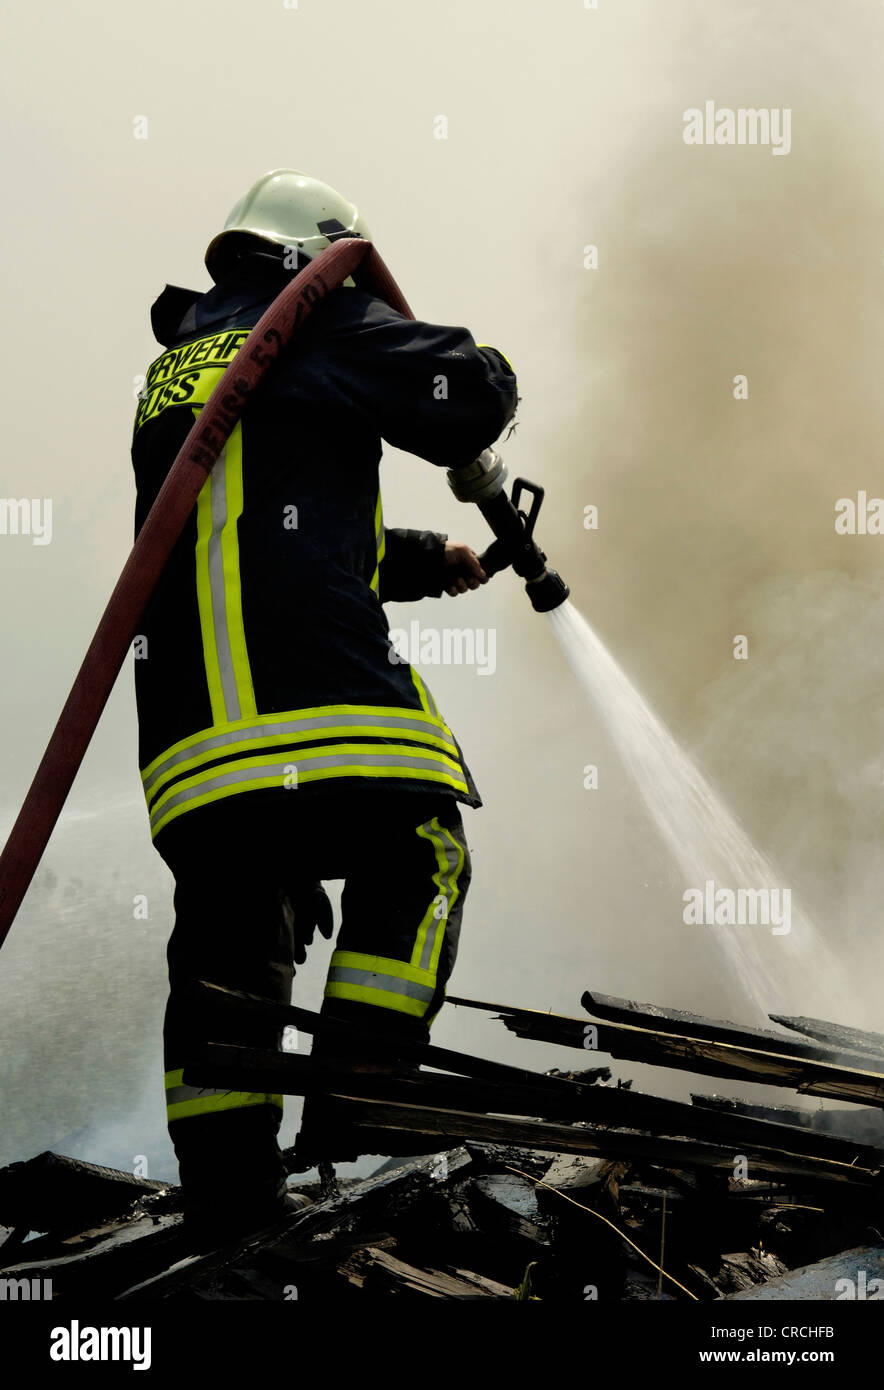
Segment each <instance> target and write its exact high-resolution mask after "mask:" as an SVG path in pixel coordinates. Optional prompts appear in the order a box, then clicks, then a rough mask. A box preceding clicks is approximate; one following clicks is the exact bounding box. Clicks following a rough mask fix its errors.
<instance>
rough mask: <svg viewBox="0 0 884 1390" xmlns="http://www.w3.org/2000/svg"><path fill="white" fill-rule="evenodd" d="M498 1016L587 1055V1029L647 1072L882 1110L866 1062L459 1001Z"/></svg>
mask: <svg viewBox="0 0 884 1390" xmlns="http://www.w3.org/2000/svg"><path fill="white" fill-rule="evenodd" d="M457 1002H458V1003H460V1004H467V1005H469V1006H470V1007H472V1008H479V1009H483V1010H485V1011H487V1012H489V1013H496V1014H498V1015H499V1016H500V1018H501V1021H502V1022H503V1024H504V1025H505V1027H507V1028H508V1029H509V1030H510V1032H512V1033H515V1034H516V1036H517V1037H522V1038H531V1039H533V1040H534V1041H539V1042H552V1043H556V1044H558V1045H559V1046H562V1047H578V1048H582V1049H585V1047H586V1038H587V1029H588V1028H589V1027H590V1026H591V1027H593V1028H594V1029H595V1030H596V1033H597V1037H596V1039H595V1049H594V1050H597V1051H599V1052H607V1053H609V1054H610V1055H611V1056H612V1057H617V1058H619V1059H621V1060H623V1061H630V1062H645V1063H647V1064H648V1065H649V1066H658V1067H661V1066H662V1067H675V1068H678V1069H679V1070H682V1071H692V1072H696V1073H697V1074H698V1075H701V1076H721V1077H725V1078H728V1079H730V1080H734V1081H757V1082H761V1083H763V1084H764V1085H765V1086H785V1087H789V1088H790V1089H792V1090H796V1091H799V1092H801V1094H803V1095H810V1096H821V1097H824V1098H826V1099H828V1100H841V1101H847V1102H850V1103H851V1104H854V1105H879V1106H884V1073H882V1072H877V1071H871V1070H869V1069H868V1066H867V1063H868V1059H867V1058H866V1057H851V1058H850V1059H849V1060H850V1063H851V1065H850V1066H847V1065H845V1064H844V1063H843V1060H842V1062H841V1063H839V1064H837V1065H836V1064H834V1063H831V1062H826V1061H816V1060H811V1059H809V1058H806V1057H802V1056H799V1055H798V1054H797V1053H796V1054H794V1055H788V1056H786V1055H783V1054H780V1053H776V1052H767V1051H763V1050H762V1049H761V1048H754V1047H743V1046H738V1045H736V1044H733V1043H724V1042H717V1041H713V1040H709V1039H705V1038H694V1037H688V1036H682V1035H679V1034H676V1033H663V1032H660V1031H659V1030H652V1029H649V1028H641V1027H637V1026H635V1025H633V1024H626V1023H599V1024H594V1025H588V1024H587V1023H586V1022H585V1021H584V1020H582V1019H579V1018H571V1017H568V1016H567V1015H562V1014H551V1013H542V1012H541V1011H540V1010H538V1009H521V1008H515V1007H513V1006H511V1005H508V1004H487V1003H480V1002H479V1001H477V1000H463V999H460V1000H458V1001H457Z"/></svg>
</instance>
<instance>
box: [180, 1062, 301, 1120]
mask: <svg viewBox="0 0 884 1390" xmlns="http://www.w3.org/2000/svg"><path fill="white" fill-rule="evenodd" d="M183 1075H184V1069H183V1068H182V1067H179V1068H178V1069H177V1070H176V1071H167V1072H166V1119H167V1121H171V1120H186V1119H190V1117H191V1116H193V1115H211V1114H216V1113H217V1112H218V1111H219V1110H242V1109H244V1108H245V1107H246V1106H249V1105H278V1106H279V1108H280V1110H281V1109H282V1096H275V1095H270V1094H269V1093H266V1092H260V1091H224V1090H213V1089H212V1088H211V1087H209V1086H185V1085H184V1083H183V1082H182V1080H181V1078H182V1076H183Z"/></svg>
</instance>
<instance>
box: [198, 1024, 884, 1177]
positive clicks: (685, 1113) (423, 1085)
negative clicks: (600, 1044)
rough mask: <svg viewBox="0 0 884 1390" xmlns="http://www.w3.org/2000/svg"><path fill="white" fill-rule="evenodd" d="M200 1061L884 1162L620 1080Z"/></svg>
mask: <svg viewBox="0 0 884 1390" xmlns="http://www.w3.org/2000/svg"><path fill="white" fill-rule="evenodd" d="M203 1057H204V1058H205V1061H204V1063H202V1064H195V1063H194V1064H191V1065H190V1066H188V1067H186V1068H185V1069H184V1077H185V1081H186V1083H187V1084H188V1085H196V1086H202V1085H205V1086H212V1087H217V1086H229V1087H230V1089H231V1090H250V1091H268V1092H270V1093H271V1094H272V1093H278V1092H281V1093H282V1094H284V1095H306V1094H313V1093H320V1094H323V1095H327V1094H335V1095H337V1094H346V1095H348V1096H362V1097H365V1098H366V1099H374V1100H384V1099H386V1100H391V1101H403V1102H406V1103H410V1104H415V1105H432V1106H437V1107H440V1108H442V1109H445V1110H466V1111H470V1112H484V1113H490V1112H493V1113H495V1114H507V1115H525V1116H534V1117H537V1118H542V1119H547V1120H561V1121H575V1120H591V1121H592V1122H593V1123H595V1124H608V1125H616V1126H618V1127H619V1128H631V1129H644V1130H650V1131H652V1132H654V1133H656V1134H667V1135H671V1136H676V1137H678V1136H680V1137H688V1138H696V1139H706V1140H711V1141H713V1142H715V1143H719V1144H727V1145H729V1146H730V1147H731V1149H736V1151H739V1152H742V1151H743V1149H744V1148H745V1146H746V1145H747V1144H751V1143H754V1144H756V1145H757V1146H759V1147H760V1148H764V1149H774V1148H780V1149H783V1150H785V1151H786V1152H787V1153H804V1154H809V1155H811V1156H814V1157H819V1158H825V1157H828V1158H831V1159H833V1160H836V1161H840V1162H842V1163H846V1164H852V1165H856V1166H858V1167H860V1168H864V1169H867V1170H869V1171H874V1170H875V1169H877V1168H878V1167H879V1166H880V1155H879V1153H878V1151H877V1150H876V1149H874V1148H872V1147H870V1146H867V1145H863V1144H858V1143H856V1142H855V1141H852V1140H844V1139H840V1138H838V1137H837V1136H832V1135H825V1134H819V1133H817V1132H816V1131H813V1130H809V1129H806V1128H802V1127H799V1126H790V1125H785V1124H775V1123H772V1122H771V1121H768V1120H764V1119H756V1118H753V1117H751V1116H740V1115H736V1114H726V1113H721V1112H718V1111H711V1110H704V1109H703V1108H702V1107H699V1106H693V1105H686V1104H685V1103H684V1102H682V1101H675V1100H666V1099H662V1098H660V1097H657V1096H648V1095H644V1094H643V1093H642V1092H640V1091H627V1090H620V1089H617V1088H614V1087H610V1088H609V1087H599V1086H583V1085H581V1084H580V1083H579V1082H574V1081H565V1080H564V1079H563V1078H558V1077H556V1078H551V1077H547V1076H544V1075H542V1074H540V1073H531V1072H527V1073H525V1075H526V1076H527V1077H530V1079H531V1080H530V1084H527V1083H526V1084H525V1085H512V1084H507V1085H497V1086H493V1085H490V1084H488V1083H486V1082H482V1081H473V1080H472V1079H470V1078H467V1077H460V1076H444V1075H439V1074H437V1073H416V1074H414V1075H403V1076H393V1075H389V1074H385V1073H383V1072H379V1071H366V1070H364V1069H363V1068H361V1067H359V1066H358V1064H349V1065H348V1064H346V1063H339V1064H336V1065H335V1066H330V1065H326V1066H321V1065H319V1064H318V1063H316V1062H314V1061H313V1060H312V1059H311V1058H310V1057H301V1056H298V1055H297V1054H295V1053H284V1052H269V1051H262V1050H260V1049H256V1048H237V1047H232V1046H230V1045H229V1044H222V1043H210V1044H208V1045H207V1046H206V1047H205V1048H204V1050H203Z"/></svg>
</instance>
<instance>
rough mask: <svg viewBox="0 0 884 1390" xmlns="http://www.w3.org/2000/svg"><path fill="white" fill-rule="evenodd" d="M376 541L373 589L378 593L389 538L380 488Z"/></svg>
mask: <svg viewBox="0 0 884 1390" xmlns="http://www.w3.org/2000/svg"><path fill="white" fill-rule="evenodd" d="M374 543H375V547H376V550H377V564H376V565H375V567H374V574H373V575H372V577H371V585H370V587H371V589H372V590H373V591H374V592H375V593H378V592H379V590H380V584H381V561H382V560H383V558H384V555H385V554H386V550H387V538H386V536H385V535H384V509H383V506H382V504H381V490H380V488H378V500H377V504H376V506H375V509H374Z"/></svg>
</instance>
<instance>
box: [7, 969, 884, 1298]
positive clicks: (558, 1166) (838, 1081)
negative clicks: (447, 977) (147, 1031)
mask: <svg viewBox="0 0 884 1390" xmlns="http://www.w3.org/2000/svg"><path fill="white" fill-rule="evenodd" d="M205 988H206V991H207V997H211V999H212V1000H213V1002H214V1004H215V1005H216V1006H217V1007H218V1008H220V1009H223V1010H224V1011H229V1010H231V1009H232V1010H239V1011H250V1012H253V1011H255V1010H260V1011H261V1012H262V1013H264V1014H266V1015H268V1016H270V1015H273V1016H274V1017H275V1018H276V1020H277V1021H278V1022H279V1024H280V1026H284V1025H286V1024H294V1025H295V1026H297V1027H298V1029H299V1030H304V1031H307V1032H314V1031H316V1030H317V1029H319V1028H320V1027H321V1028H322V1031H323V1032H324V1033H326V1032H327V1031H328V1030H329V1028H331V1030H332V1032H334V1031H342V1032H347V1031H348V1030H349V1028H350V1025H344V1024H340V1025H338V1024H334V1025H329V1023H328V1022H327V1021H326V1020H322V1021H321V1022H320V1020H319V1018H318V1017H317V1016H316V1015H314V1014H310V1013H308V1012H307V1011H306V1010H303V1009H298V1008H293V1007H292V1008H288V1007H283V1006H279V1005H269V1004H268V1003H267V1002H266V1001H263V1000H257V999H254V998H251V997H248V996H244V995H238V994H236V993H235V992H232V991H226V990H220V989H218V988H217V987H214V986H206V987H205ZM449 1002H450V1003H451V1004H458V1005H460V1006H462V1007H468V1008H474V1009H482V1010H485V1011H486V1012H489V1013H491V1014H494V1015H496V1016H497V1017H499V1018H500V1019H501V1020H502V1022H503V1023H504V1024H505V1026H506V1027H507V1028H508V1029H509V1030H510V1031H511V1032H512V1033H514V1034H515V1035H516V1036H517V1037H522V1038H531V1039H533V1040H535V1041H547V1042H550V1043H554V1044H556V1045H558V1046H565V1047H574V1048H575V1049H579V1051H580V1053H581V1056H580V1058H579V1059H578V1058H576V1057H575V1062H579V1065H577V1066H576V1067H575V1069H574V1070H573V1071H564V1070H557V1071H553V1072H546V1073H541V1072H535V1071H530V1070H526V1069H524V1068H521V1067H518V1066H512V1065H504V1064H501V1063H496V1062H488V1061H485V1060H483V1059H481V1058H477V1057H472V1056H469V1055H467V1054H463V1053H458V1052H453V1051H451V1050H449V1049H445V1048H439V1047H435V1046H430V1047H423V1046H420V1045H413V1046H409V1047H404V1048H401V1049H400V1053H401V1057H402V1061H403V1064H404V1065H403V1068H402V1069H401V1070H399V1069H396V1070H395V1071H391V1070H390V1069H389V1068H385V1067H381V1066H376V1065H359V1064H357V1063H352V1064H343V1063H335V1064H334V1065H332V1064H331V1063H319V1062H314V1061H312V1060H311V1058H310V1057H309V1056H302V1055H300V1054H298V1053H286V1052H269V1051H268V1052H260V1051H256V1050H255V1049H251V1048H239V1047H234V1046H230V1045H228V1044H224V1045H221V1044H211V1045H210V1046H209V1047H208V1048H207V1049H206V1050H205V1053H204V1054H203V1056H202V1057H200V1058H198V1059H196V1060H195V1061H194V1063H193V1065H192V1067H191V1068H190V1069H189V1070H187V1071H186V1072H185V1080H187V1081H188V1084H192V1085H198V1086H199V1085H206V1086H214V1087H217V1086H227V1085H229V1086H230V1087H231V1088H232V1089H257V1090H272V1091H275V1092H283V1093H287V1094H294V1095H310V1094H315V1093H322V1094H326V1095H334V1096H336V1097H338V1098H339V1100H340V1105H339V1107H338V1109H339V1111H340V1113H342V1114H344V1115H345V1116H346V1118H347V1119H348V1121H349V1122H350V1123H352V1124H353V1125H355V1126H356V1127H357V1128H358V1129H361V1130H364V1132H365V1135H366V1149H367V1150H368V1151H373V1150H374V1149H375V1148H382V1149H386V1150H387V1151H390V1150H392V1151H393V1152H396V1150H397V1144H399V1145H401V1149H404V1150H406V1151H407V1152H409V1153H414V1152H415V1151H416V1150H417V1149H420V1150H422V1156H420V1157H415V1158H404V1159H389V1160H387V1161H385V1162H382V1161H381V1159H379V1160H378V1161H379V1165H380V1166H379V1167H378V1169H377V1171H376V1172H375V1173H373V1175H372V1176H371V1177H368V1178H365V1179H350V1180H339V1179H337V1178H336V1177H335V1174H334V1170H333V1169H332V1168H331V1167H324V1168H323V1170H322V1172H321V1176H320V1179H319V1180H317V1181H312V1182H307V1181H305V1180H304V1179H303V1177H301V1176H300V1175H295V1174H293V1175H292V1176H291V1177H290V1184H291V1190H292V1191H293V1192H298V1193H301V1194H302V1198H303V1200H302V1204H301V1205H300V1206H299V1207H298V1208H297V1209H294V1210H292V1212H291V1213H290V1214H289V1215H288V1216H287V1217H286V1218H285V1219H284V1220H283V1221H282V1222H280V1223H279V1224H277V1225H275V1226H273V1227H272V1228H267V1229H265V1230H262V1231H256V1232H252V1233H251V1234H249V1235H248V1236H246V1237H244V1238H240V1239H237V1240H227V1241H221V1240H219V1242H218V1244H217V1246H213V1242H212V1241H211V1239H210V1240H209V1241H208V1242H207V1241H205V1240H203V1241H202V1242H201V1244H200V1245H199V1247H195V1246H194V1245H193V1243H192V1242H191V1241H190V1240H189V1235H188V1230H187V1228H186V1225H185V1223H184V1221H183V1217H182V1201H181V1193H180V1190H179V1189H178V1188H176V1187H174V1186H171V1185H169V1184H164V1183H158V1182H152V1181H148V1180H147V1179H143V1178H135V1177H133V1176H132V1175H131V1174H128V1173H121V1172H117V1171H115V1170H111V1169H105V1168H99V1167H96V1166H95V1165H92V1164H86V1163H81V1162H78V1161H76V1160H74V1159H69V1158H65V1157H62V1156H57V1155H54V1154H41V1155H39V1156H38V1157H37V1158H35V1159H32V1160H30V1161H29V1162H26V1163H18V1164H12V1165H11V1166H10V1167H8V1168H6V1169H4V1170H2V1172H0V1226H2V1228H3V1229H0V1241H2V1243H0V1265H2V1269H0V1280H2V1281H3V1287H4V1289H5V1290H6V1297H7V1298H9V1297H20V1298H25V1297H30V1296H31V1295H32V1294H33V1296H35V1297H42V1296H44V1293H45V1290H46V1289H47V1287H48V1288H49V1289H50V1290H51V1296H52V1297H54V1298H55V1299H56V1300H59V1301H64V1300H65V1299H67V1298H74V1297H84V1296H93V1297H101V1298H111V1299H132V1300H159V1299H178V1298H189V1299H207V1300H218V1299H221V1300H224V1299H227V1300H262V1301H264V1300H275V1299H276V1300H285V1299H295V1298H297V1299H300V1300H307V1301H309V1300H313V1299H319V1298H322V1299H327V1298H328V1297H330V1296H331V1297H336V1298H337V1297H341V1298H349V1297H352V1298H365V1297H371V1296H375V1297H381V1298H387V1297H409V1296H417V1297H421V1296H424V1297H426V1296H430V1297H435V1298H454V1299H479V1298H506V1299H510V1298H516V1299H541V1300H545V1301H550V1302H574V1301H580V1302H584V1301H587V1300H595V1299H600V1300H602V1299H603V1300H607V1301H612V1300H619V1301H623V1300H626V1301H629V1300H638V1299H642V1300H645V1299H661V1300H667V1299H668V1300H674V1301H681V1302H693V1301H699V1302H709V1301H712V1300H715V1299H720V1298H741V1299H745V1298H758V1299H782V1298H787V1299H815V1300H819V1299H833V1300H834V1299H843V1298H857V1299H861V1298H867V1297H877V1296H878V1293H877V1292H875V1291H876V1290H879V1289H880V1290H882V1291H884V1238H882V1230H884V1210H882V1208H884V1201H882V1193H884V1188H882V1175H881V1174H882V1157H884V1115H882V1107H884V1037H882V1036H880V1035H877V1034H874V1033H867V1032H865V1033H863V1032H858V1031H856V1030H852V1029H849V1028H845V1027H843V1026H837V1025H834V1024H828V1023H826V1022H823V1021H820V1020H814V1019H805V1018H789V1019H787V1018H783V1017H777V1018H776V1019H775V1020H772V1022H774V1023H775V1024H776V1025H777V1027H776V1030H774V1029H771V1030H766V1029H765V1030H753V1029H748V1028H744V1027H738V1026H735V1025H733V1024H727V1023H719V1022H715V1021H713V1020H710V1019H704V1018H698V1017H695V1016H693V1015H689V1014H684V1013H677V1012H674V1011H671V1010H666V1009H663V1008H659V1007H656V1006H648V1005H639V1004H635V1003H632V1002H630V1001H626V1000H619V999H612V998H610V997H607V996H605V995H600V994H595V993H593V994H589V993H587V994H585V995H584V996H583V999H582V1001H581V1002H582V1004H583V1006H584V1008H585V1009H586V1011H587V1016H588V1017H589V1018H590V1019H591V1021H589V1022H588V1021H587V1017H584V1018H572V1017H565V1016H561V1015H555V1014H550V1013H542V1012H539V1011H534V1010H528V1009H521V1008H515V1007H510V1006H508V1005H499V1004H484V1003H479V1002H477V1001H473V1000H454V999H452V1000H450V1001H449ZM378 1036H379V1035H378ZM350 1055H358V1051H357V1050H356V1049H355V1048H353V1049H351V1051H350ZM610 1058H614V1059H617V1060H618V1061H627V1062H635V1063H641V1064H644V1065H650V1066H654V1067H665V1068H670V1069H673V1068H674V1069H679V1070H682V1071H686V1072H688V1073H691V1074H693V1075H699V1076H703V1077H715V1078H718V1079H724V1080H731V1081H740V1082H747V1081H748V1082H752V1083H755V1084H763V1085H764V1086H768V1087H778V1088H780V1089H781V1091H785V1092H786V1095H785V1096H783V1097H782V1099H783V1103H782V1104H779V1105H773V1104H761V1103H757V1102H751V1103H750V1102H747V1101H744V1100H739V1099H735V1098H730V1097H728V1096H726V1095H721V1094H693V1095H692V1096H691V1101H690V1103H689V1102H687V1101H677V1100H670V1099H666V1098H663V1097H660V1096H655V1095H651V1094H645V1093H641V1092H638V1091H636V1090H635V1089H633V1085H632V1082H631V1081H630V1080H628V1079H627V1080H622V1079H619V1080H618V1079H615V1078H613V1077H612V1073H611V1068H610V1066H609V1065H608V1064H607V1061H608V1059H610ZM601 1059H604V1060H601ZM587 1062H592V1063H593V1065H590V1066H587V1065H586V1064H587ZM798 1095H804V1096H813V1097H819V1098H821V1099H825V1100H827V1101H834V1102H839V1103H840V1104H839V1105H838V1107H837V1108H828V1109H825V1110H823V1109H806V1108H802V1107H801V1106H800V1104H799V1102H798V1101H797V1098H796V1097H797V1096H798ZM369 1136H370V1137H369ZM400 1151H401V1150H400ZM292 1162H294V1160H292ZM233 1182H234V1175H231V1184H233ZM35 1291H36V1292H35ZM41 1291H43V1292H41Z"/></svg>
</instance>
